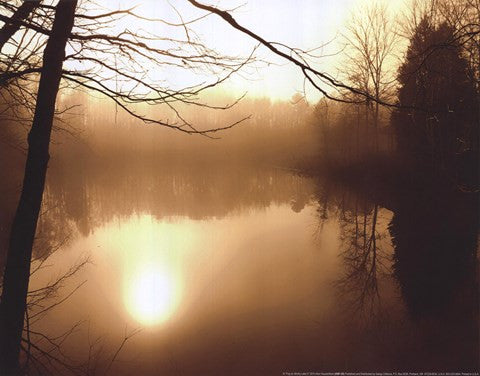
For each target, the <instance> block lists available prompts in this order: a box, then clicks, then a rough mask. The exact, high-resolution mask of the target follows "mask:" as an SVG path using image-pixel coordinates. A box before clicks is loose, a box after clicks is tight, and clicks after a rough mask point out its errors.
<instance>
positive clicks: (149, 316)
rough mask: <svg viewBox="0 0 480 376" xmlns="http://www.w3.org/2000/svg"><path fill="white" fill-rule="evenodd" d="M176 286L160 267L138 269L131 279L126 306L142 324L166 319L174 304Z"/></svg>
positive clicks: (157, 322) (152, 323) (173, 308)
mask: <svg viewBox="0 0 480 376" xmlns="http://www.w3.org/2000/svg"><path fill="white" fill-rule="evenodd" d="M175 291H176V286H175V285H174V282H173V279H172V278H171V277H170V276H169V275H168V274H167V273H165V272H163V271H162V270H160V269H156V270H155V269H145V270H140V271H139V272H138V274H137V275H135V276H134V277H133V279H132V281H131V285H130V291H129V294H128V304H127V306H128V308H129V311H130V313H131V315H132V316H133V317H134V318H135V319H136V320H137V321H138V322H139V323H141V324H143V325H155V324H159V323H161V322H164V321H166V320H167V319H168V318H169V317H170V316H171V314H172V313H173V311H174V310H175V305H176V296H175V295H176V294H175Z"/></svg>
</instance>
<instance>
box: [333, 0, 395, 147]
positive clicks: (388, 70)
mask: <svg viewBox="0 0 480 376" xmlns="http://www.w3.org/2000/svg"><path fill="white" fill-rule="evenodd" d="M343 39H344V42H345V47H346V48H345V54H346V56H347V59H346V62H345V67H344V68H343V69H342V71H343V75H344V76H345V77H346V80H347V82H350V83H351V85H352V86H355V87H358V88H359V89H360V91H362V92H365V93H368V97H366V98H365V121H366V123H367V127H368V124H369V112H370V111H371V112H372V113H373V127H374V143H375V149H376V150H377V149H378V128H379V115H380V103H381V102H391V101H392V99H393V96H394V92H395V85H396V81H395V53H396V51H395V49H396V41H397V34H396V32H395V28H394V23H393V20H392V19H391V17H390V16H389V14H388V11H387V8H386V7H385V6H384V5H380V4H379V3H378V2H376V3H372V4H370V5H369V6H368V7H367V8H366V10H365V11H364V12H360V13H355V14H353V15H352V18H351V20H350V23H349V24H348V25H347V32H346V33H344V34H343ZM372 99H373V100H372ZM372 107H373V108H372Z"/></svg>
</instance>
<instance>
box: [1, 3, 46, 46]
mask: <svg viewBox="0 0 480 376" xmlns="http://www.w3.org/2000/svg"><path fill="white" fill-rule="evenodd" d="M40 1H41V0H24V1H23V3H22V5H20V6H19V7H18V9H17V10H16V11H15V13H13V14H12V17H10V19H11V20H12V21H23V20H25V19H27V17H28V16H29V15H30V13H32V11H33V10H34V9H35V8H36V7H38V6H39V5H40ZM18 29H20V24H19V23H18V22H12V23H8V22H6V23H5V25H3V27H2V28H1V29H0V51H1V50H2V49H3V46H4V45H5V43H7V41H8V40H9V39H10V38H11V37H12V36H13V34H15V33H16V32H17V31H18Z"/></svg>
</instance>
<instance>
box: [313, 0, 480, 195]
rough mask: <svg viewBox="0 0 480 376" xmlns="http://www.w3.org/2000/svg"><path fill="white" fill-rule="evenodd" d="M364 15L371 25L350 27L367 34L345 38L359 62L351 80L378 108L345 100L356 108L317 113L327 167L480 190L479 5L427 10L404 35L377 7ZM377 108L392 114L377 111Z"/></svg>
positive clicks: (430, 5) (330, 107)
mask: <svg viewBox="0 0 480 376" xmlns="http://www.w3.org/2000/svg"><path fill="white" fill-rule="evenodd" d="M415 4H417V6H418V3H415ZM365 13H366V17H367V20H368V22H370V23H371V25H370V26H369V27H368V28H367V29H362V28H361V27H362V26H363V25H362V22H365V21H358V20H355V19H354V21H353V25H352V26H356V27H358V28H360V30H368V31H365V34H361V33H356V32H354V33H353V37H349V38H347V42H348V43H347V46H350V47H351V49H353V52H352V54H353V56H354V57H355V58H351V61H348V64H350V65H349V66H348V67H349V68H350V69H353V72H354V73H349V74H348V75H347V79H349V80H350V81H351V82H353V83H355V82H356V83H357V85H358V86H360V87H363V88H364V90H365V91H366V92H369V93H371V95H372V97H373V99H374V100H370V99H368V98H367V99H366V100H365V99H362V98H361V97H360V96H352V94H351V93H346V94H345V96H344V98H343V99H344V100H346V101H353V102H357V103H341V102H335V101H331V100H326V99H322V100H321V101H320V102H319V103H317V104H316V105H315V109H314V112H313V114H314V119H315V123H316V124H317V125H318V127H319V128H321V132H320V133H321V137H322V141H323V143H322V144H323V147H322V149H323V158H324V161H325V162H327V164H328V165H329V166H330V167H333V168H335V169H337V172H338V169H339V168H340V167H342V166H343V167H345V166H352V165H357V166H358V164H360V165H362V166H363V167H362V168H365V167H366V168H367V169H372V167H373V166H374V165H378V164H380V165H381V166H382V168H384V169H385V170H389V172H388V173H389V174H392V173H393V174H403V175H404V174H409V175H423V174H424V173H425V171H428V172H432V173H434V174H439V175H440V176H441V177H442V178H443V179H446V180H447V181H448V182H449V183H448V184H450V183H452V182H453V183H454V184H455V185H460V186H463V185H467V186H469V187H470V189H471V187H472V186H477V185H478V156H479V123H480V118H479V113H480V112H479V111H480V106H479V103H480V100H479V98H480V85H479V76H480V68H479V67H480V66H479V60H478V56H480V53H479V51H480V43H479V37H478V34H479V33H478V30H477V29H475V25H477V27H478V15H479V14H480V9H479V8H478V4H477V5H475V4H474V3H473V2H468V1H449V2H444V3H443V2H442V3H439V2H434V1H432V2H426V3H425V4H424V7H423V8H415V7H414V8H413V9H412V10H411V14H410V15H409V16H407V17H406V18H405V19H404V20H402V21H401V22H402V24H401V27H400V28H399V30H401V32H400V31H399V30H394V29H393V28H388V27H387V26H386V25H387V20H386V18H385V17H387V16H386V14H385V10H384V9H383V8H379V7H378V6H373V7H371V8H370V9H367V10H366V11H365ZM379 19H380V21H379ZM382 20H383V21H382ZM475 20H477V21H475ZM381 21H382V22H381ZM377 23H378V24H381V25H382V27H376V26H375V25H376V24H377ZM472 27H473V28H474V29H473V30H472V29H471V28H472ZM352 30H353V29H352ZM400 35H401V36H402V37H403V39H404V40H406V41H407V42H408V48H407V51H406V53H405V54H404V56H403V58H402V59H401V62H400V66H399V68H398V70H396V71H395V70H394V69H392V64H390V65H387V62H388V61H387V57H388V55H389V54H390V55H393V54H394V51H393V48H391V44H392V43H393V42H392V41H393V40H395V39H398V40H397V41H398V42H400V41H401V39H400V38H401V37H400ZM372 39H373V41H374V42H372V41H371V40H372ZM375 51H376V52H375ZM378 51H383V54H379V53H378ZM355 53H356V54H357V55H358V56H357V55H355ZM372 54H373V56H372ZM366 56H369V57H366ZM382 59H384V60H382ZM379 61H380V62H382V61H383V63H384V64H383V65H381V64H380V63H379ZM352 64H353V65H354V66H353V67H352ZM390 76H391V77H390ZM392 81H393V84H392ZM376 100H378V101H380V102H385V103H389V104H393V106H379V103H378V101H376ZM386 160H387V161H386ZM317 166H318V165H317ZM314 168H315V167H314Z"/></svg>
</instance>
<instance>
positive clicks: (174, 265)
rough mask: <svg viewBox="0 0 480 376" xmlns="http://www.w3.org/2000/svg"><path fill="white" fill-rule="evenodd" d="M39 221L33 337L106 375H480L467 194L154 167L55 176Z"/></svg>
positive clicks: (472, 224) (281, 174) (257, 172)
mask: <svg viewBox="0 0 480 376" xmlns="http://www.w3.org/2000/svg"><path fill="white" fill-rule="evenodd" d="M439 202H441V203H442V205H439ZM42 213H43V214H42V216H41V220H40V224H39V231H38V236H37V243H36V250H35V254H36V257H37V261H35V262H34V263H33V265H32V270H36V268H37V267H38V266H40V264H41V263H42V262H43V264H41V266H42V267H41V268H39V269H38V270H37V271H35V273H34V274H33V276H32V279H31V282H30V290H31V291H35V290H37V289H41V288H42V287H44V286H46V285H48V284H49V283H51V282H53V281H55V280H56V279H58V278H59V277H61V276H65V278H64V279H62V280H61V283H60V284H59V287H60V285H61V288H59V289H58V290H56V291H55V292H54V293H52V296H51V297H49V299H48V301H47V302H40V303H41V304H40V305H41V306H42V307H46V306H49V305H51V304H55V303H56V302H61V304H58V305H57V306H55V307H53V308H52V309H49V310H47V311H46V312H45V313H43V314H38V315H36V312H37V313H38V312H41V311H42V308H39V307H37V306H32V308H31V313H30V315H31V316H33V318H32V319H31V322H32V324H31V325H32V328H33V329H34V330H35V331H36V332H41V333H45V334H48V335H49V336H50V337H55V336H60V335H62V334H63V333H65V332H68V331H69V330H70V329H72V328H73V329H74V330H72V332H71V334H69V335H68V336H66V337H65V340H64V341H63V344H62V349H61V351H62V352H63V353H64V354H65V355H67V356H68V357H69V358H71V360H72V361H74V362H76V363H77V364H82V367H85V368H88V369H90V370H92V371H91V374H94V370H96V372H97V373H96V374H104V373H108V374H111V375H281V374H282V373H286V372H326V371H340V370H341V371H345V372H348V371H371V370H375V371H377V372H378V371H436V370H441V371H449V370H450V371H457V372H458V371H465V372H468V371H473V370H477V369H478V368H477V367H478V351H479V346H478V276H477V270H478V262H477V240H478V232H477V230H478V222H477V209H476V207H475V200H473V199H472V198H470V197H469V196H468V195H463V196H461V197H451V196H448V197H445V196H444V195H442V194H438V195H435V194H431V193H429V192H424V193H422V192H420V193H417V194H416V195H414V196H413V195H412V194H410V193H408V192H395V193H394V192H368V191H367V192H359V190H355V189H353V188H349V187H346V186H342V185H340V184H336V183H333V182H330V181H328V180H327V179H323V180H322V179H320V178H317V179H313V178H308V177H302V176H299V175H298V174H296V173H295V172H291V171H287V170H284V169H280V168H261V167H255V168H254V167H246V166H241V165H239V166H237V165H235V164H230V165H227V166H225V165H224V164H213V165H201V163H200V162H199V165H197V166H192V165H188V166H181V165H180V166H172V167H169V168H168V167H165V166H163V165H162V166H156V165H155V164H154V163H147V164H144V163H140V162H139V163H131V164H128V165H124V166H121V167H118V166H117V167H116V168H111V169H110V168H107V167H104V166H102V167H100V166H97V167H84V168H79V169H78V170H76V171H74V172H73V171H70V170H68V169H62V167H61V166H60V167H57V168H52V169H51V170H50V171H49V182H48V187H47V189H46V191H45V196H44V205H43V211H42ZM85 261H88V262H87V263H86V264H84V262H85ZM79 265H81V267H78V268H77V266H79ZM77 269H78V270H77ZM31 299H33V297H31ZM64 299H65V300H64ZM63 300H64V301H63ZM76 325H77V326H76ZM137 329H138V331H137ZM130 334H132V336H131V337H129V338H128V340H127V341H126V342H124V343H123V342H122V341H123V340H124V337H125V336H129V335H130ZM39 340H40V343H42V342H41V341H42V339H41V338H39ZM122 343H123V345H122ZM43 345H44V346H46V348H47V349H48V348H49V345H48V343H47V341H46V340H43ZM117 350H119V351H118V353H117V354H115V353H116V352H117ZM53 351H57V350H53Z"/></svg>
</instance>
